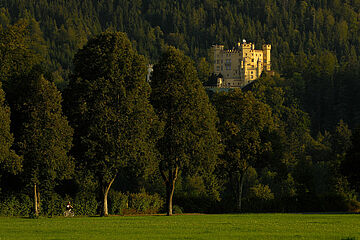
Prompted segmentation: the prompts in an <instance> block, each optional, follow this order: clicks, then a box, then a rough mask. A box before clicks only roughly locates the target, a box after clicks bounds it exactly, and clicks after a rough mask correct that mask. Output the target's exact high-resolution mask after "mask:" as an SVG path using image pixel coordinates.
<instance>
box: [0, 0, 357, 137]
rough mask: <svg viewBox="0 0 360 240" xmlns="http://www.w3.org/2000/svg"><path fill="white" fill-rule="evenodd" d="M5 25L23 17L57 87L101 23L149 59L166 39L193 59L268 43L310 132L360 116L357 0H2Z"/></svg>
mask: <svg viewBox="0 0 360 240" xmlns="http://www.w3.org/2000/svg"><path fill="white" fill-rule="evenodd" d="M0 7H2V8H1V10H0V21H1V24H2V25H3V26H6V25H8V24H10V23H14V22H15V21H17V20H18V19H20V18H25V19H27V20H28V21H29V24H30V26H29V27H30V31H31V34H32V36H33V39H34V40H36V42H37V46H36V48H37V50H38V52H39V53H41V54H42V55H43V56H44V57H45V58H46V61H47V62H48V67H49V70H50V71H52V72H53V77H54V80H55V82H56V83H57V85H58V86H62V85H63V84H64V83H63V81H66V79H67V73H68V71H69V69H71V66H72V59H73V57H74V54H75V52H76V50H77V49H79V48H80V47H81V46H83V45H84V44H85V43H86V41H87V39H88V37H89V36H93V35H94V34H98V33H100V32H102V31H104V30H105V29H109V28H110V29H113V30H118V31H122V32H126V33H127V34H128V36H129V38H130V40H131V41H132V43H133V45H134V47H135V48H136V49H137V50H138V51H139V53H141V54H143V55H145V56H146V57H147V58H148V59H149V61H150V62H152V63H153V62H155V61H157V60H158V58H159V56H160V53H161V50H162V49H163V47H164V46H165V45H173V46H175V47H177V48H178V49H180V50H183V51H185V54H187V55H189V56H191V57H192V58H193V60H194V61H196V62H200V58H201V57H206V59H207V60H208V61H211V59H210V57H209V49H210V47H211V45H212V44H214V43H221V44H224V45H225V48H232V47H233V46H234V44H235V43H236V42H237V41H239V40H240V39H243V38H245V39H247V40H248V41H250V42H254V43H255V44H256V45H257V46H260V45H261V44H263V43H270V44H272V51H271V54H272V69H274V70H276V71H278V72H280V73H282V74H285V75H286V76H287V77H290V78H292V77H293V76H294V73H300V75H296V76H295V80H294V81H296V85H297V88H296V90H297V91H296V92H295V93H294V94H295V95H296V97H298V98H299V99H300V100H301V104H302V105H303V107H304V109H305V110H306V111H307V112H309V113H310V114H311V116H312V118H313V123H314V124H313V127H314V133H315V134H316V133H317V131H319V130H324V129H330V128H331V127H332V126H333V125H334V124H335V123H336V122H337V121H338V120H339V119H341V118H342V119H344V120H345V121H346V122H348V124H350V125H351V126H355V122H356V121H359V119H360V106H359V102H360V98H359V97H358V94H355V93H357V92H358V91H359V89H360V83H359V81H356V79H358V78H359V69H360V68H359V67H358V66H359V62H358V55H359V54H360V37H359V36H360V20H359V10H360V9H359V8H360V1H358V0H347V1H340V0H323V1H295V0H286V1H283V0H282V1H280V0H255V1H250V0H245V1H244V0H243V1H240V0H238V1H220V0H205V1H196V0H190V1H166V0H157V1H146V0H136V1H125V0H102V1H101V0H83V1H78V0H66V1H48V0H38V1H27V0H1V1H0Z"/></svg>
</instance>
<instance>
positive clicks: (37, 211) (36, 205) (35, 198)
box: [34, 183, 39, 217]
mask: <svg viewBox="0 0 360 240" xmlns="http://www.w3.org/2000/svg"><path fill="white" fill-rule="evenodd" d="M34 204H35V216H36V217H38V216H39V208H38V193H37V189H36V183H35V184H34Z"/></svg>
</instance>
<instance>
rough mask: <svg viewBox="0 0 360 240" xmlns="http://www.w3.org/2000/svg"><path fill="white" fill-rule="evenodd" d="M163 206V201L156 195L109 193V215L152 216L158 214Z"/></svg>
mask: <svg viewBox="0 0 360 240" xmlns="http://www.w3.org/2000/svg"><path fill="white" fill-rule="evenodd" d="M163 205H164V200H163V199H162V198H161V197H160V195H158V194H148V193H146V192H144V191H143V192H141V193H131V194H130V193H127V194H125V193H121V192H117V191H110V193H109V212H110V214H121V215H124V214H126V215H128V214H139V213H145V214H152V213H158V212H159V211H160V209H162V207H163Z"/></svg>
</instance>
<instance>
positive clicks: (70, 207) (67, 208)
mask: <svg viewBox="0 0 360 240" xmlns="http://www.w3.org/2000/svg"><path fill="white" fill-rule="evenodd" d="M72 209H73V206H71V204H70V202H68V203H67V204H66V211H69V212H71V210H72Z"/></svg>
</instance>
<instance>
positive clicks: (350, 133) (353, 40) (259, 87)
mask: <svg viewBox="0 0 360 240" xmlns="http://www.w3.org/2000/svg"><path fill="white" fill-rule="evenodd" d="M359 12H360V1H359V0H347V1H340V0H321V1H295V0H235V1H230V0H226V1H220V0H204V1H196V0H190V1H166V0H156V1H146V0H134V1H126V0H83V1H78V0H66V1H60V0H56V1H49V0H37V1H29V0H0V54H1V59H0V63H1V65H0V84H1V85H0V86H1V88H0V120H1V126H0V131H1V134H0V143H1V147H0V163H1V168H0V178H1V179H0V193H1V197H0V198H1V203H0V213H1V214H3V215H31V214H33V213H35V215H38V214H44V215H57V214H59V213H61V212H62V210H63V209H64V206H63V205H64V202H65V201H67V200H70V199H71V200H72V201H73V202H74V206H75V209H76V211H77V214H84V215H91V214H97V213H100V212H101V213H102V214H104V215H107V214H109V213H110V214H125V213H136V212H149V213H150V212H158V211H166V212H168V214H169V213H172V212H181V211H187V212H229V211H235V210H236V211H283V212H289V211H357V210H359V208H360V204H359V202H358V201H357V199H359V193H360V189H359V186H360V175H359V173H358V171H357V170H358V169H359V167H360V166H359V165H360V159H359V149H360V147H359V142H360V128H359V127H360V94H359V92H360V59H359V57H358V56H360V15H359ZM115 32H124V33H126V35H124V34H121V33H115ZM240 39H247V40H248V41H249V42H253V43H255V45H256V46H260V45H261V44H263V43H269V44H271V45H272V51H271V58H272V70H274V71H275V72H276V74H275V75H274V76H266V74H264V76H262V77H261V78H260V79H259V80H258V81H256V82H255V83H254V84H252V85H251V86H248V87H247V88H246V89H243V90H242V91H241V90H234V91H229V92H222V93H212V92H209V93H208V95H206V94H205V89H204V88H203V87H202V86H201V82H204V81H206V80H207V78H208V77H209V76H210V74H211V66H212V64H211V63H212V58H211V53H210V51H209V50H210V48H211V46H212V45H213V44H224V45H225V48H228V49H231V48H232V47H233V46H234V44H235V43H236V42H237V41H239V40H240ZM169 46H173V47H170V48H169ZM187 56H188V57H187ZM148 63H152V64H155V66H154V76H153V78H154V79H153V81H152V82H151V84H150V85H149V84H148V83H146V82H145V77H144V76H145V74H146V65H147V64H148ZM173 66H177V67H176V69H173ZM208 96H209V97H210V98H208ZM164 103H166V104H164ZM205 116H206V117H205ZM108 199H109V200H108ZM34 202H35V204H34ZM172 204H174V206H172ZM165 206H166V208H165Z"/></svg>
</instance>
